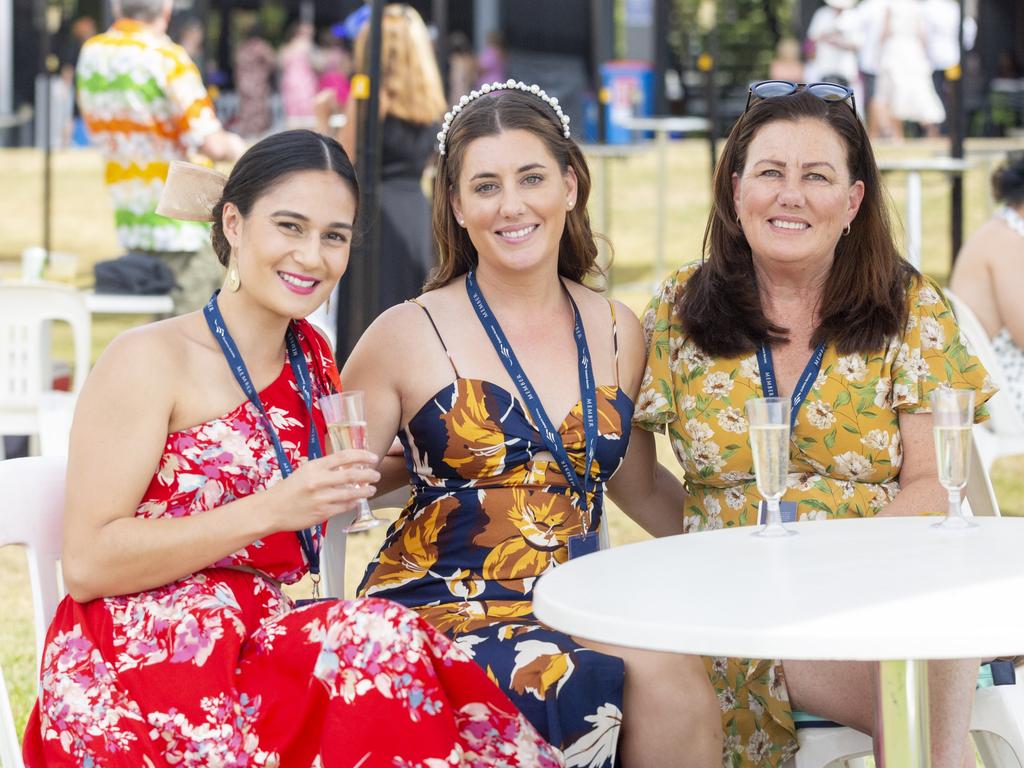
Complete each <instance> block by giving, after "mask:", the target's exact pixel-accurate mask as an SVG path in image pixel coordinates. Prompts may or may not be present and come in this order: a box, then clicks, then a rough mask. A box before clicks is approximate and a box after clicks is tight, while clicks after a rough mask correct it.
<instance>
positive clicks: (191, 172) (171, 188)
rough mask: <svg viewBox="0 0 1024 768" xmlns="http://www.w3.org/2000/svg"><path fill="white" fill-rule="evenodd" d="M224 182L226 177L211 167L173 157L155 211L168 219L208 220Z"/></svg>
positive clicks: (218, 198) (218, 199)
mask: <svg viewBox="0 0 1024 768" xmlns="http://www.w3.org/2000/svg"><path fill="white" fill-rule="evenodd" d="M227 182H228V177H227V176H225V175H224V174H223V173H221V172H220V171H217V170H214V169H213V168H207V167H205V166H202V165H196V164H195V163H186V162H185V161H183V160H173V161H171V164H170V167H168V169H167V180H166V181H165V182H164V189H163V192H162V193H161V194H160V202H159V203H158V204H157V206H156V212H157V213H158V214H160V215H161V216H167V217H168V218H171V219H183V220H185V221H210V220H212V218H213V207H214V206H215V205H217V203H219V202H220V198H221V196H222V195H223V194H224V185H225V184H227Z"/></svg>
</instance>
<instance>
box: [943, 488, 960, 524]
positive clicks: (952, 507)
mask: <svg viewBox="0 0 1024 768" xmlns="http://www.w3.org/2000/svg"><path fill="white" fill-rule="evenodd" d="M946 491H947V492H948V493H949V513H948V516H949V517H955V518H959V517H962V516H963V507H961V506H960V489H959V488H947V489H946Z"/></svg>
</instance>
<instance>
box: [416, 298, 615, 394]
mask: <svg viewBox="0 0 1024 768" xmlns="http://www.w3.org/2000/svg"><path fill="white" fill-rule="evenodd" d="M406 301H408V302H409V303H410V304H415V305H416V306H417V307H419V308H420V309H422V310H423V313H424V314H425V315H426V316H427V320H429V321H430V327H431V328H433V329H434V333H435V334H437V340H438V341H439V342H441V349H443V350H444V353H445V355H446V356H447V357H448V364H449V365H451V367H452V370H453V371H455V378H457V379H460V378H462V377H461V376H460V375H459V369H458V368H456V367H455V359H454V358H453V357H452V353H451V352H449V351H448V345H447V344H445V343H444V337H443V336H441V332H440V331H439V330H437V323H435V322H434V318H433V317H431V315H430V310H428V309H427V308H426V307H425V306H423V304H421V303H420V301H419V300H418V299H407V300H406ZM615 375H616V376H618V375H619V374H618V371H617V370H616V372H615Z"/></svg>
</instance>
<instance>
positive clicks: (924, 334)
mask: <svg viewBox="0 0 1024 768" xmlns="http://www.w3.org/2000/svg"><path fill="white" fill-rule="evenodd" d="M907 301H908V305H909V306H908V312H907V327H906V332H905V334H904V336H903V342H902V344H901V345H900V346H899V348H898V350H896V352H895V357H894V359H893V364H892V398H893V401H892V404H893V408H894V409H895V410H896V411H899V412H902V413H930V412H931V405H930V404H929V396H930V394H931V392H932V390H934V389H937V388H938V387H941V386H949V387H953V388H955V389H973V390H974V392H975V395H974V407H975V411H974V420H975V422H980V421H984V420H985V419H987V418H988V409H987V408H986V407H985V402H986V401H987V400H988V399H989V398H990V397H992V395H994V394H995V393H996V391H997V388H996V386H995V384H994V383H993V381H992V377H991V376H989V374H988V371H986V370H985V368H984V366H983V365H982V364H981V361H980V360H979V359H978V358H977V357H976V356H975V355H974V354H973V352H972V351H971V349H970V348H969V347H968V345H967V343H966V339H965V338H964V337H963V336H961V333H960V326H959V324H958V323H957V321H956V317H955V316H954V314H953V310H952V307H951V306H950V304H949V301H948V299H946V297H945V295H944V294H943V293H942V289H941V288H939V286H938V285H937V284H936V283H935V282H933V281H932V280H931V279H929V278H927V277H922V278H920V279H919V280H917V281H915V282H914V284H913V285H912V286H911V289H910V290H909V291H908V295H907Z"/></svg>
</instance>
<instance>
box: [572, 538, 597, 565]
mask: <svg viewBox="0 0 1024 768" xmlns="http://www.w3.org/2000/svg"><path fill="white" fill-rule="evenodd" d="M600 546H601V537H600V536H598V533H597V531H590V532H589V533H581V534H578V535H576V536H570V537H569V559H570V560H575V559H576V558H577V557H583V556H584V555H589V554H590V553H591V552H597V550H598V549H600Z"/></svg>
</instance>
